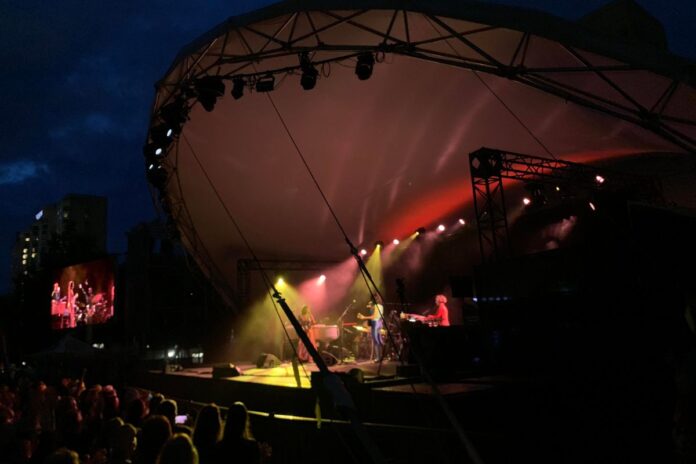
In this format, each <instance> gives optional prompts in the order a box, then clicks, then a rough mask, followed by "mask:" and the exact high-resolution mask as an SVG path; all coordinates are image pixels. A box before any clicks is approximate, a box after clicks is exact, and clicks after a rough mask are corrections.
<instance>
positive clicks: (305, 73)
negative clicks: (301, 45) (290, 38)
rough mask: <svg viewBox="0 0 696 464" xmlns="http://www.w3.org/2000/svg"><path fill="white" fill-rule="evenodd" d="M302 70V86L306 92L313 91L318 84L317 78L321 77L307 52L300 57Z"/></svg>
mask: <svg viewBox="0 0 696 464" xmlns="http://www.w3.org/2000/svg"><path fill="white" fill-rule="evenodd" d="M300 69H302V77H301V78H300V85H301V86H302V88H303V89H305V90H312V89H313V88H314V86H315V85H316V84H317V76H318V75H319V71H317V68H315V67H314V65H313V64H312V62H311V61H310V60H309V54H308V53H307V52H304V53H302V55H300Z"/></svg>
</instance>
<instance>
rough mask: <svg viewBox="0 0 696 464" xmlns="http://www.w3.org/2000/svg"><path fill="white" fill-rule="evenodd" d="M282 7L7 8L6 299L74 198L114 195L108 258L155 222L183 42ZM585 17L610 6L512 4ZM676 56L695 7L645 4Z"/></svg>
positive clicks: (1, 25)
mask: <svg viewBox="0 0 696 464" xmlns="http://www.w3.org/2000/svg"><path fill="white" fill-rule="evenodd" d="M271 3H273V2H272V1H260V0H257V1H252V0H235V1H223V0H208V1H206V2H193V1H180V0H167V1H163V0H149V1H144V2H143V1H133V0H122V1H119V2H115V1H100V2H89V1H84V0H82V1H77V0H60V1H36V0H5V1H3V2H2V3H1V4H0V58H1V62H2V71H1V72H0V103H1V104H2V116H0V117H1V118H2V130H1V131H0V146H1V147H2V152H1V153H0V217H2V226H0V292H4V291H7V290H8V289H9V283H10V282H9V280H10V279H9V277H10V262H11V261H10V253H11V250H12V246H13V244H14V239H15V234H16V233H17V232H18V231H20V230H23V229H25V228H26V227H27V226H29V225H30V224H31V222H32V220H33V216H34V214H35V213H36V212H38V211H39V210H40V209H41V207H42V206H43V205H45V204H47V203H52V202H55V201H57V200H59V199H60V198H62V197H63V196H65V195H66V194H68V193H85V194H96V195H105V196H107V197H108V201H109V219H108V221H109V240H108V246H109V251H110V252H113V253H121V252H124V251H125V247H126V238H125V233H126V231H128V230H129V229H130V228H131V227H133V226H134V225H135V224H137V223H138V222H141V221H146V220H151V219H153V218H154V217H155V210H154V207H153V205H152V201H151V199H150V194H149V191H148V189H147V184H146V181H145V176H144V168H143V161H142V145H143V141H144V138H145V133H146V130H147V126H148V118H149V111H150V105H151V103H152V100H153V96H154V83H155V82H156V81H157V80H158V79H159V78H160V77H162V75H163V74H164V72H165V71H166V69H167V68H168V66H169V65H170V64H171V62H172V60H173V59H174V57H175V55H176V53H177V52H178V50H179V49H181V48H182V47H183V46H184V45H186V44H187V43H189V42H190V41H192V40H193V39H195V38H196V37H198V36H199V35H201V34H202V33H204V32H205V31H207V30H209V29H211V28H212V27H213V26H215V25H217V24H218V23H220V22H222V21H223V20H225V19H226V18H227V17H229V16H233V15H236V14H239V13H242V12H245V11H249V10H253V9H255V8H259V7H262V6H265V5H268V4H271ZM500 3H506V4H512V5H518V6H525V7H529V8H536V9H539V10H542V11H546V12H549V13H552V14H555V15H558V16H561V17H564V18H567V19H576V18H579V17H581V16H583V15H584V14H586V13H588V12H590V11H592V10H594V9H596V8H597V7H599V6H601V5H603V4H604V3H605V1H602V0H572V1H558V0H551V1H543V0H527V1H523V0H520V1H507V2H500ZM638 3H639V4H641V5H642V6H643V7H644V8H645V9H647V10H648V11H649V12H650V13H651V14H652V15H654V16H655V17H656V18H657V19H658V20H659V21H660V22H662V24H663V25H664V26H665V29H666V32H667V37H668V41H669V45H670V50H671V51H672V52H673V53H675V54H678V55H682V56H685V57H688V58H691V59H696V46H694V44H695V43H696V33H695V32H694V24H696V2H694V1H693V0H672V1H669V0H662V1H659V0H650V1H646V0H641V1H638Z"/></svg>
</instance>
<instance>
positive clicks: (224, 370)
mask: <svg viewBox="0 0 696 464" xmlns="http://www.w3.org/2000/svg"><path fill="white" fill-rule="evenodd" d="M240 375H242V371H241V370H240V369H239V368H238V367H237V366H235V365H234V364H232V363H220V364H215V365H214V366H213V378H214V379H222V378H223V377H238V376H240Z"/></svg>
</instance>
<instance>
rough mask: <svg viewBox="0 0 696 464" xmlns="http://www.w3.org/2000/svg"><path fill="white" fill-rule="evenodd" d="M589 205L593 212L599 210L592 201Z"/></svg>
mask: <svg viewBox="0 0 696 464" xmlns="http://www.w3.org/2000/svg"><path fill="white" fill-rule="evenodd" d="M589 205H590V209H591V210H592V211H597V208H595V205H594V203H592V202H591V201H590V202H589Z"/></svg>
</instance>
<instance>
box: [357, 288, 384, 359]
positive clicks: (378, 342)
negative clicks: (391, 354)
mask: <svg viewBox="0 0 696 464" xmlns="http://www.w3.org/2000/svg"><path fill="white" fill-rule="evenodd" d="M366 308H367V309H368V310H369V311H370V313H369V314H361V313H358V315H357V317H358V319H362V320H367V321H369V322H370V333H371V335H372V360H373V361H374V362H379V361H380V359H382V348H383V346H382V335H381V330H382V326H383V319H382V315H383V314H384V306H382V300H381V298H380V297H379V295H375V297H374V299H373V300H372V301H370V302H369V303H367V305H366Z"/></svg>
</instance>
